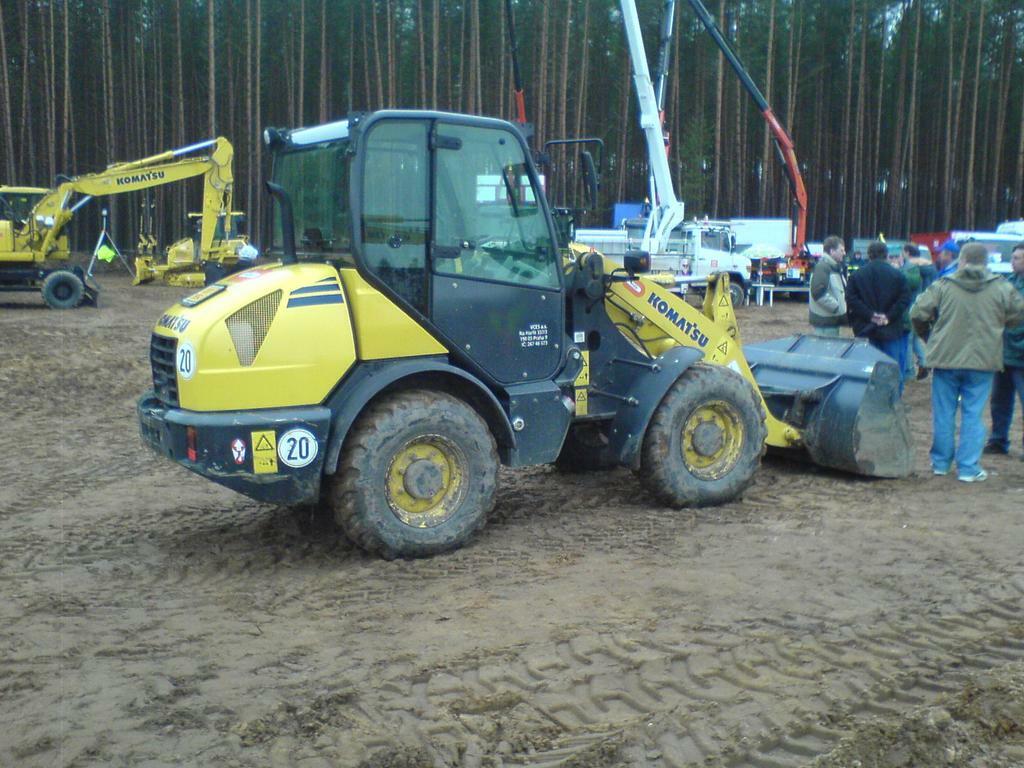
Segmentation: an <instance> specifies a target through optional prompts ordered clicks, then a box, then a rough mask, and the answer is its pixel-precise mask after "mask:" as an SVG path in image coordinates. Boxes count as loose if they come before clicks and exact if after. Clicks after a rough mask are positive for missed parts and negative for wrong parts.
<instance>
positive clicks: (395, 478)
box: [327, 390, 498, 560]
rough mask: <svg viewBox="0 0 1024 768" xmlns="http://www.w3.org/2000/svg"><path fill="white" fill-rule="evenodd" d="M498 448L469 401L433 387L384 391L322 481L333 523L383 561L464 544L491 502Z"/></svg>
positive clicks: (496, 469)
mask: <svg viewBox="0 0 1024 768" xmlns="http://www.w3.org/2000/svg"><path fill="white" fill-rule="evenodd" d="M497 475H498V453H497V448H496V446H495V442H494V437H493V436H492V435H491V432H490V430H489V429H488V427H487V424H486V423H485V422H484V420H483V419H482V418H481V417H480V415H479V414H477V412H476V411H474V410H473V409H472V408H471V407H470V406H469V405H467V404H466V403H464V402H462V401H461V400H458V399H457V398H455V397H452V396H451V395H447V394H445V393H443V392H436V391H433V390H410V391H408V392H400V393H397V394H394V395H390V396H387V397H385V398H384V399H383V400H381V401H379V402H377V403H375V404H374V405H372V406H370V407H369V408H368V409H367V410H366V411H365V412H364V413H363V414H362V415H361V416H360V417H359V419H358V420H357V421H356V423H355V425H354V426H353V427H352V431H351V432H350V433H349V434H348V436H347V438H346V440H345V446H344V448H343V450H342V462H341V464H340V466H339V467H338V472H337V474H336V475H334V476H333V477H332V478H329V479H328V488H327V501H328V504H329V505H330V507H331V509H332V511H333V513H334V518H335V521H336V522H337V523H338V525H339V526H340V527H341V528H342V530H343V531H344V532H345V534H346V535H347V536H348V537H349V539H351V540H352V542H353V543H355V544H356V545H357V546H359V547H362V548H363V549H365V550H367V551H369V552H374V553H377V554H379V555H381V556H382V557H385V558H387V559H389V560H390V559H393V558H396V557H409V558H411V557H429V556H430V555H436V554H439V553H441V552H448V551H450V550H453V549H457V548H459V547H461V546H463V545H464V544H465V543H466V542H467V541H468V540H469V539H470V538H471V537H472V536H473V534H474V533H475V532H476V531H478V530H479V529H480V528H482V527H483V526H484V524H485V523H486V522H487V515H488V514H489V513H490V511H491V509H492V508H493V507H494V495H495V489H496V487H497Z"/></svg>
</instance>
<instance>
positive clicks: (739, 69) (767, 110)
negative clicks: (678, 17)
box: [687, 0, 807, 256]
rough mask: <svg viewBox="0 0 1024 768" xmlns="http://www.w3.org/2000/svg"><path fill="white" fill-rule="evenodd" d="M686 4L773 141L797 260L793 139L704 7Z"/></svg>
mask: <svg viewBox="0 0 1024 768" xmlns="http://www.w3.org/2000/svg"><path fill="white" fill-rule="evenodd" d="M687 2H689V3H690V7H691V8H693V12H694V13H696V14H697V18H698V19H700V22H701V24H703V25H704V29H705V30H707V33H708V34H709V35H710V36H711V39H712V40H714V41H715V44H716V45H717V46H718V48H719V50H720V51H721V52H722V55H723V56H725V60H726V61H728V62H729V66H731V67H732V68H733V71H734V72H735V73H736V75H737V77H739V79H740V82H741V83H742V84H743V87H744V88H745V89H746V91H747V93H748V94H750V98H752V99H753V100H754V103H755V104H757V108H758V109H759V110H760V112H761V115H762V116H763V117H764V119H765V121H766V122H767V123H768V130H769V131H771V134H772V139H773V140H774V141H775V149H776V150H777V151H778V153H779V158H780V159H781V160H782V165H783V167H784V168H785V169H786V178H787V180H788V181H789V189H790V192H791V193H792V195H793V204H794V206H795V207H796V228H795V230H794V231H793V233H792V240H791V245H792V247H793V255H794V256H800V255H802V254H803V253H804V252H805V251H806V250H807V188H806V187H805V186H804V179H803V176H802V175H801V173H800V165H799V163H798V162H797V159H796V149H795V145H794V143H793V138H792V137H791V136H790V135H789V132H788V131H787V130H786V129H785V128H784V127H783V126H782V123H780V122H779V118H778V117H777V116H776V115H775V112H774V111H773V110H772V108H771V105H770V104H769V103H768V100H767V99H765V97H764V94H763V93H761V89H760V88H758V87H757V84H756V83H755V82H754V81H753V79H752V78H751V77H750V73H749V72H747V70H746V68H745V67H744V66H743V62H741V61H740V58H739V56H738V55H737V54H736V52H735V51H734V50H733V49H732V46H731V45H729V41H728V40H726V39H725V36H724V35H723V34H722V30H720V29H719V28H718V24H716V23H715V20H714V18H713V17H712V16H711V14H710V13H709V12H708V9H707V7H706V6H705V5H704V3H702V2H701V0H687Z"/></svg>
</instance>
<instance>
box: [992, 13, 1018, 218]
mask: <svg viewBox="0 0 1024 768" xmlns="http://www.w3.org/2000/svg"><path fill="white" fill-rule="evenodd" d="M1013 18H1014V17H1013V15H1012V14H1010V15H1007V16H1006V17H1004V19H1003V56H1002V64H1001V66H1000V68H999V82H998V85H997V87H996V94H997V95H996V105H997V106H996V128H995V136H994V137H993V142H992V183H991V184H989V188H990V189H991V197H990V198H989V203H988V210H989V215H991V216H993V217H995V219H996V220H998V219H1000V218H1002V214H1001V213H1000V209H1001V208H1002V205H1001V199H1000V198H1001V195H1000V194H999V193H1000V190H1002V189H1004V186H1003V172H1002V170H1003V169H1002V160H1003V143H1004V141H1005V139H1006V137H1005V133H1006V113H1007V107H1008V106H1009V103H1010V82H1011V81H1012V79H1013V50H1014V42H1015V38H1016V35H1015V34H1014V26H1013ZM1006 214H1007V217H1008V216H1009V212H1008V211H1007V212H1006Z"/></svg>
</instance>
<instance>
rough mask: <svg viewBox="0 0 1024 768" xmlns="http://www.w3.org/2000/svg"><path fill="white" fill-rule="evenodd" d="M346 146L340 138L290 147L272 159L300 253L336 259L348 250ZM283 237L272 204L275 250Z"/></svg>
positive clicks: (308, 257)
mask: <svg viewBox="0 0 1024 768" xmlns="http://www.w3.org/2000/svg"><path fill="white" fill-rule="evenodd" d="M347 149H348V140H347V139H344V140H341V141H330V142H324V143H322V144H314V145H311V146H308V147H302V148H301V149H294V150H290V151H287V152H283V153H281V154H279V155H277V157H276V158H275V159H274V181H275V182H276V183H277V184H280V185H281V186H282V187H284V189H285V191H286V192H287V193H288V195H289V197H290V198H291V201H292V212H293V215H294V217H295V253H296V255H297V256H298V258H299V259H306V260H309V261H317V260H323V259H335V258H338V257H342V256H348V255H349V254H350V253H351V248H352V221H351V214H350V211H349V201H348V157H347V156H346V151H347ZM281 240H282V235H281V209H280V206H274V233H273V243H272V249H273V250H274V251H276V252H280V251H281V250H282V247H281V246H282V242H281Z"/></svg>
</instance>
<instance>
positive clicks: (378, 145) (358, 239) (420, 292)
mask: <svg viewBox="0 0 1024 768" xmlns="http://www.w3.org/2000/svg"><path fill="white" fill-rule="evenodd" d="M270 143H271V146H272V149H274V151H275V157H274V181H275V183H277V184H279V185H280V186H282V187H283V188H284V189H285V191H286V193H287V194H288V195H289V197H290V198H291V201H292V207H293V212H294V213H293V218H294V231H295V239H296V244H295V251H296V257H297V258H298V259H300V260H302V259H317V260H328V261H332V262H334V263H336V264H337V265H338V266H339V267H343V268H344V267H354V268H356V269H358V270H359V273H360V274H361V276H362V277H364V278H365V279H366V280H367V281H368V282H369V283H370V284H371V285H373V286H374V287H375V288H376V289H377V290H379V291H380V292H381V293H383V294H384V295H385V296H387V297H388V298H389V299H391V300H392V301H393V302H394V303H395V304H397V305H398V306H399V307H401V308H402V309H403V310H404V311H405V312H407V313H408V314H409V315H411V316H412V317H414V318H416V319H417V320H418V321H419V322H420V323H421V324H422V325H423V326H424V327H425V328H427V330H429V331H430V332H431V333H432V334H433V335H434V336H435V337H436V338H438V340H440V341H441V342H442V343H443V344H444V345H445V346H446V347H447V348H448V349H449V350H450V351H451V355H452V357H453V358H455V359H457V360H458V361H459V362H460V363H462V364H463V365H465V366H466V367H468V368H470V369H472V370H473V371H474V372H475V373H477V374H478V375H480V376H481V377H482V378H484V379H485V380H489V381H490V382H492V384H495V385H498V386H509V385H512V384H517V383H524V382H530V381H538V380H543V379H550V378H552V377H553V376H554V375H555V373H556V372H557V371H558V370H559V369H560V368H561V367H562V364H563V362H564V353H565V346H566V345H565V343H564V339H563V336H564V332H565V331H564V326H565V318H564V306H563V301H562V291H563V279H564V278H563V274H562V268H561V257H560V255H559V252H558V248H557V241H556V238H555V233H554V225H553V222H552V219H551V213H550V210H549V209H548V207H547V205H546V202H545V199H544V194H543V189H542V187H541V184H540V180H539V177H538V174H537V171H536V168H535V167H534V165H533V162H532V161H531V159H530V154H529V150H528V148H527V146H526V143H525V141H524V140H523V137H522V134H521V132H520V131H519V130H517V129H516V128H515V127H514V126H513V125H511V124H510V123H506V122H504V121H501V120H493V119H488V118H479V117H470V116H465V115H452V114H447V113H440V112H414V111H404V110H403V111H397V110H396V111H384V112H376V113H373V114H371V115H368V116H365V117H358V118H354V119H353V120H351V121H342V122H340V123H334V124H330V125H328V126H318V127H315V128H309V129H302V130H297V131H293V132H291V133H290V134H286V135H283V136H282V135H279V137H278V138H277V140H276V141H272V142H270ZM279 209H280V206H278V209H277V210H278V212H277V213H276V214H275V221H276V223H275V234H274V247H275V248H281V247H282V245H283V236H282V235H281V232H282V226H281V222H280V213H279Z"/></svg>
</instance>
